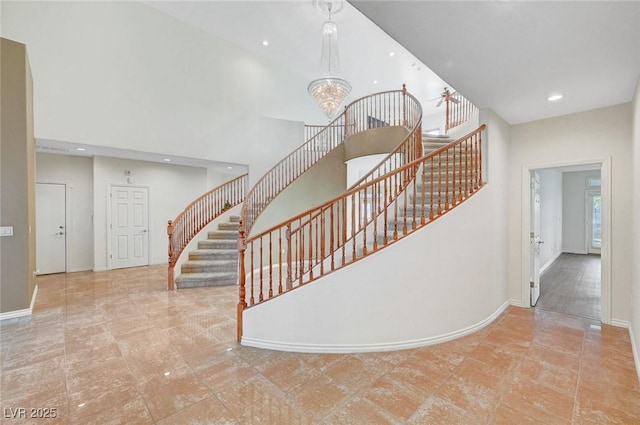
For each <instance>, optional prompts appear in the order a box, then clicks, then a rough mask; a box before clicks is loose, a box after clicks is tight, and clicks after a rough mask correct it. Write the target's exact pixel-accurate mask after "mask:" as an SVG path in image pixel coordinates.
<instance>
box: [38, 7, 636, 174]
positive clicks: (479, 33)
mask: <svg viewBox="0 0 640 425" xmlns="http://www.w3.org/2000/svg"><path fill="white" fill-rule="evenodd" d="M322 1H324V0H322ZM143 2H144V3H145V4H147V5H149V6H151V7H153V8H155V9H157V10H160V11H162V12H164V13H167V14H169V15H171V16H173V17H175V18H177V19H180V20H183V21H185V22H187V23H189V24H191V25H194V26H196V27H198V28H201V29H202V30H204V31H206V32H209V33H211V34H213V35H215V36H217V37H221V38H223V39H226V40H228V41H230V42H232V43H235V44H237V45H238V46H239V47H240V48H244V49H247V50H249V51H252V52H254V53H257V54H259V55H262V56H264V57H265V58H267V59H268V60H271V61H273V62H275V63H279V64H281V65H283V66H285V67H287V68H288V69H289V70H291V71H293V72H296V73H299V74H300V75H302V76H303V77H304V78H306V79H308V80H309V81H311V80H313V79H315V78H317V77H318V71H319V65H320V63H319V62H320V49H321V38H320V35H321V33H320V30H321V27H322V23H323V22H324V21H325V20H326V19H327V16H326V15H325V14H323V13H322V12H320V11H319V10H317V9H316V8H314V6H313V0H287V1H273V0H262V1H244V0H235V1H218V0H209V1H160V0H146V1H143ZM354 6H355V7H354ZM365 15H366V16H365ZM332 18H333V20H334V21H335V22H336V23H337V25H338V30H339V40H338V42H339V51H340V59H341V70H342V76H343V77H344V78H345V79H347V80H348V81H349V82H350V83H351V84H352V86H353V91H352V94H351V95H350V97H349V98H348V99H347V101H352V100H354V99H356V98H358V97H360V96H364V95H367V94H370V93H375V92H378V91H384V90H394V89H399V88H400V87H401V85H402V84H403V83H406V84H407V88H408V90H409V91H410V92H411V93H412V94H414V95H415V96H416V97H417V98H418V99H419V100H420V101H421V102H422V103H423V108H424V110H425V113H426V114H429V113H433V112H436V111H437V110H436V109H435V105H436V103H437V101H436V100H432V99H434V98H437V97H438V96H439V94H440V93H441V91H442V89H443V87H444V86H449V87H452V88H454V89H457V90H458V91H459V92H460V93H461V94H463V95H464V96H465V97H467V98H469V99H470V100H471V101H472V102H473V103H475V104H476V105H477V106H479V107H489V108H491V109H493V110H494V111H496V112H497V113H498V114H499V115H500V116H502V117H503V118H504V119H505V120H506V121H507V122H509V123H510V124H517V123H522V122H527V121H532V120H537V119H542V118H548V117H553V116H558V115H564V114H569V113H573V112H579V111H584V110H589V109H595V108H599V107H604V106H609V105H614V104H619V103H624V102H629V101H631V98H632V95H633V91H634V88H635V84H636V82H637V81H638V77H639V75H640V2H639V1H628V2H621V1H587V2H582V1H581V2H578V1H562V2H561V1H515V0H513V1H509V0H493V1H457V0H453V1H400V0H395V1H354V0H352V3H344V8H343V10H342V11H340V12H339V13H337V14H335V15H333V17H332ZM372 21H373V22H375V24H374V23H373V22H372ZM392 37H393V38H392ZM263 40H268V41H269V45H268V46H264V45H263V43H262V42H263ZM396 40H397V41H396ZM400 43H401V44H400ZM390 53H393V56H390ZM425 64H426V65H425ZM427 66H428V67H427ZM429 68H430V69H429ZM432 70H433V71H432ZM434 71H435V73H437V74H438V75H439V76H438V75H436V74H435V73H434ZM374 81H376V82H377V83H374ZM445 81H446V82H445ZM555 93H561V94H563V95H564V98H563V99H562V100H561V101H558V102H554V103H551V102H548V101H547V100H546V99H547V97H548V96H549V95H551V94H555ZM46 142H47V141H39V144H42V145H43V147H46ZM52 147H53V148H54V149H55V148H56V146H52ZM63 148H64V147H63ZM66 149H69V150H71V151H73V147H72V146H67V147H66ZM78 154H82V153H78ZM120 154H127V152H120V153H119V154H118V155H117V156H119V155H120ZM110 156H116V155H110ZM148 160H154V161H155V160H159V161H162V158H151V159H148ZM196 162H197V161H196ZM175 163H182V164H184V165H189V164H190V162H189V158H183V159H181V160H180V159H176V162H175ZM192 164H193V165H196V164H195V163H192ZM211 164H212V163H210V165H211ZM214 165H216V166H218V165H219V166H220V167H221V169H226V167H227V166H230V165H229V164H214ZM196 166H201V165H196Z"/></svg>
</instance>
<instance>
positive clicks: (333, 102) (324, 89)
mask: <svg viewBox="0 0 640 425" xmlns="http://www.w3.org/2000/svg"><path fill="white" fill-rule="evenodd" d="M339 66H340V59H339V57H338V27H337V25H336V24H335V22H332V21H330V20H329V21H327V22H325V23H324V24H323V26H322V54H321V56H320V67H321V72H322V77H320V78H318V79H316V80H313V81H312V82H311V83H309V87H308V88H307V90H308V91H309V94H310V95H311V97H312V98H313V99H314V100H315V101H316V103H317V104H318V106H320V109H322V111H323V112H324V113H325V115H326V116H327V117H328V118H329V119H332V118H333V117H334V116H335V114H336V112H337V111H338V109H340V107H341V106H342V104H343V103H344V100H345V99H346V98H347V96H348V95H349V93H350V92H351V84H349V83H348V82H347V81H346V80H344V79H343V78H341V77H340V76H339V71H338V69H339Z"/></svg>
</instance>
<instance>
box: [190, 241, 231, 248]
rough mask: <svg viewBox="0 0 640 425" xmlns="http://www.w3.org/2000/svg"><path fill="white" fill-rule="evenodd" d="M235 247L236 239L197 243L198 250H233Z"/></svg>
mask: <svg viewBox="0 0 640 425" xmlns="http://www.w3.org/2000/svg"><path fill="white" fill-rule="evenodd" d="M237 247H238V241H237V239H235V240H234V239H209V240H206V241H199V242H198V249H235V248H237Z"/></svg>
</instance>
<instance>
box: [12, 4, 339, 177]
mask: <svg viewBox="0 0 640 425" xmlns="http://www.w3.org/2000/svg"><path fill="white" fill-rule="evenodd" d="M0 7H1V8H2V13H1V19H2V21H1V25H0V28H1V31H2V36H3V37H7V38H10V39H13V40H18V41H21V42H23V43H25V44H26V45H27V48H28V51H29V56H30V60H31V66H32V69H33V77H34V82H35V98H34V103H35V135H36V138H45V139H53V140H62V141H67V142H79V143H87V144H90V145H101V146H113V147H118V148H126V149H134V150H140V151H148V152H160V153H165V154H168V155H169V154H175V155H187V156H190V155H191V156H197V157H198V158H203V159H210V160H219V161H227V162H237V163H243V164H247V163H248V164H249V166H250V167H252V168H253V166H254V165H256V164H254V163H251V162H249V161H247V160H246V156H247V154H250V153H252V152H261V151H262V150H263V149H264V148H263V140H262V139H261V137H260V118H261V117H262V116H263V115H266V116H271V117H278V118H286V119H291V120H297V121H305V120H306V121H308V122H325V121H326V118H324V116H323V115H322V113H321V112H320V110H319V108H318V107H317V106H316V105H315V104H314V103H313V101H312V99H311V98H310V97H309V95H308V93H307V91H306V88H307V84H308V81H306V80H303V79H302V77H300V76H298V75H297V74H293V73H292V72H291V71H290V70H288V69H287V68H286V67H283V66H279V65H276V64H274V63H271V62H268V61H267V60H266V59H264V58H263V57H261V56H258V55H254V54H251V53H249V52H247V51H244V50H241V49H239V48H238V47H237V46H235V45H234V44H232V43H229V42H227V41H224V40H222V39H219V38H216V37H214V36H212V35H210V34H207V33H205V32H204V31H202V30H200V29H198V28H195V27H192V26H190V25H188V24H186V23H183V22H181V21H179V20H177V19H174V18H171V17H169V16H167V15H165V14H164V13H162V12H159V11H157V10H156V9H153V8H151V7H149V6H147V5H145V4H142V3H139V2H44V1H43V2H2V3H1V5H0ZM301 142H302V140H300V141H299V142H298V144H300V143H301ZM290 150H291V149H287V152H288V151H290ZM275 153H277V152H275ZM275 153H274V154H275ZM280 157H281V156H280ZM262 159H263V158H262V157H260V156H258V155H253V156H252V160H253V161H254V162H257V163H258V164H257V165H259V164H260V163H261V162H262Z"/></svg>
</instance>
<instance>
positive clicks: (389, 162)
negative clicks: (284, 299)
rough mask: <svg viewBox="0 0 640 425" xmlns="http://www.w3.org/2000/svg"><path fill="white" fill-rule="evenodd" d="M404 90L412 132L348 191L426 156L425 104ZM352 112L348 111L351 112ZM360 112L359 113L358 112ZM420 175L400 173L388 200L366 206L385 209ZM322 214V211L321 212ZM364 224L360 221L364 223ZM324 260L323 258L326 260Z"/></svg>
mask: <svg viewBox="0 0 640 425" xmlns="http://www.w3.org/2000/svg"><path fill="white" fill-rule="evenodd" d="M402 90H403V92H404V93H405V95H406V97H405V100H406V101H405V104H404V106H403V108H404V110H405V111H406V114H404V116H403V120H402V125H403V126H404V127H405V128H406V129H407V131H408V134H407V135H406V136H405V137H404V138H403V139H402V141H401V142H400V143H399V144H398V145H397V146H396V147H395V148H394V149H393V150H392V151H391V152H389V154H388V155H387V156H385V157H384V158H383V159H382V160H381V161H380V162H379V163H378V164H376V165H375V166H374V167H373V168H372V169H371V170H369V171H368V172H367V173H366V174H365V175H364V176H362V177H361V178H360V179H359V180H358V181H356V182H355V183H354V184H352V185H351V186H350V187H349V188H348V189H347V190H350V189H353V188H355V187H357V186H360V185H361V184H364V183H366V182H369V181H372V180H374V179H376V178H378V177H380V176H382V175H385V174H387V173H389V172H390V171H392V170H395V169H398V168H400V167H402V166H404V165H406V164H409V163H410V162H413V161H414V160H416V159H418V158H420V157H421V156H422V106H421V105H420V103H419V102H418V100H417V99H415V98H414V97H413V96H412V95H410V94H408V93H406V86H405V85H404V84H403V86H402ZM350 112H351V111H350V110H347V114H349V113H350ZM356 113H358V112H356ZM369 124H370V126H369V129H371V128H379V127H382V125H380V121H379V120H376V121H372V120H370V122H369ZM415 175H416V169H415V168H414V169H410V170H407V172H405V173H403V174H401V175H397V176H396V179H394V182H393V183H394V184H393V188H394V190H393V191H390V192H389V193H387V196H385V197H384V200H381V201H380V200H378V201H374V202H367V201H365V204H364V205H362V207H363V208H367V209H371V208H372V206H373V205H372V204H373V203H375V208H376V209H378V210H379V209H381V208H385V207H386V206H388V205H389V204H390V203H391V202H393V200H394V199H395V197H396V196H397V194H398V193H400V192H402V190H403V188H404V187H406V186H407V185H408V184H409V183H410V182H411V180H412V179H413V178H414V177H415ZM318 214H321V213H318ZM314 218H316V217H315V216H314V217H312V218H311V220H313V219H314ZM361 224H362V223H358V225H361ZM303 228H304V224H300V225H299V226H297V228H295V229H293V230H292V237H293V236H294V235H295V233H296V232H298V231H300V230H301V229H303ZM323 260H324V259H320V261H323ZM316 264H317V262H311V264H309V266H310V267H311V268H312V267H314V266H315V265H316Z"/></svg>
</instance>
